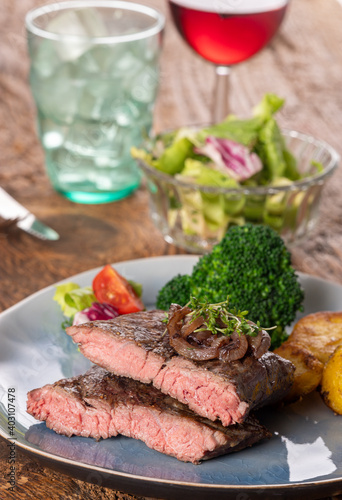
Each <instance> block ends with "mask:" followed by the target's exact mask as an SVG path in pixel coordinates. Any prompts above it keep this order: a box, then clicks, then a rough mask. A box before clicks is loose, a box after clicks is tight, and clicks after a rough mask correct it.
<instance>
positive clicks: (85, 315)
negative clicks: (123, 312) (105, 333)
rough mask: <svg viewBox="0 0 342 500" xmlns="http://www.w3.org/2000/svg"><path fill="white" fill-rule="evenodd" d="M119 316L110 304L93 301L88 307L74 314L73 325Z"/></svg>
mask: <svg viewBox="0 0 342 500" xmlns="http://www.w3.org/2000/svg"><path fill="white" fill-rule="evenodd" d="M117 316H119V313H118V310H117V309H116V308H115V307H113V306H112V305H111V304H104V303H100V302H93V303H92V305H91V306H90V307H88V308H87V309H83V311H79V312H77V313H76V314H75V316H74V320H73V325H80V324H82V323H87V322H88V321H97V320H101V321H103V320H107V319H112V318H116V317H117Z"/></svg>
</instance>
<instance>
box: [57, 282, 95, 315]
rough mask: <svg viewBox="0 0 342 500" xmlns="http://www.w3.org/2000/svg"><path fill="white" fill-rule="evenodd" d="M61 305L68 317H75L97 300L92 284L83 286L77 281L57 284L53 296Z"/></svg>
mask: <svg viewBox="0 0 342 500" xmlns="http://www.w3.org/2000/svg"><path fill="white" fill-rule="evenodd" d="M53 300H55V301H56V302H57V303H58V304H59V305H60V307H61V310H62V312H63V314H64V316H66V317H67V318H69V319H70V320H72V319H73V317H74V316H75V314H76V313H77V312H79V311H83V310H84V309H87V308H89V307H91V305H92V304H93V302H97V299H96V297H95V295H94V292H93V289H92V288H91V287H90V286H87V287H83V288H81V287H80V286H79V285H77V284H76V283H71V282H70V283H65V284H63V285H57V286H56V292H55V295H54V297H53Z"/></svg>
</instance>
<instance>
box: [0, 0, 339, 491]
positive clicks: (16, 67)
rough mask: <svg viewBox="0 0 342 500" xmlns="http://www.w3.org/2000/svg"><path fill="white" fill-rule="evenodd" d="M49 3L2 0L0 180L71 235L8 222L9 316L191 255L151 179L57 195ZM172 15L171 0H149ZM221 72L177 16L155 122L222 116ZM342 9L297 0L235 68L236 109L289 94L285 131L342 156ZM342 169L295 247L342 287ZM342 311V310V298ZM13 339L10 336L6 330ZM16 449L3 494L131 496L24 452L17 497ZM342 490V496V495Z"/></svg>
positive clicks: (4, 252)
mask: <svg viewBox="0 0 342 500" xmlns="http://www.w3.org/2000/svg"><path fill="white" fill-rule="evenodd" d="M40 3H41V2H40V0H1V9H0V185H1V186H2V187H3V188H5V189H6V190H7V191H8V192H9V193H10V194H12V195H13V196H14V197H16V198H17V199H18V200H19V201H20V202H21V203H23V204H24V205H26V206H27V207H28V208H29V209H30V210H31V211H33V212H34V213H35V214H36V215H37V216H38V217H39V218H40V219H41V220H42V221H44V222H45V223H47V224H49V225H50V226H51V227H53V228H55V229H56V230H57V231H58V232H59V233H60V235H61V238H60V240H59V241H57V242H43V241H40V240H37V239H34V238H32V237H31V236H29V235H27V234H25V233H23V232H21V231H19V230H18V229H17V228H16V227H10V228H8V227H5V225H4V224H2V226H1V228H2V231H1V232H0V311H1V310H4V309H6V308H8V307H10V306H11V305H13V304H15V303H16V302H18V301H19V300H21V299H23V298H24V297H26V296H28V295H30V294H31V293H33V292H35V291H37V290H39V289H41V288H43V287H45V286H47V285H49V284H52V283H54V282H56V281H57V280H60V279H62V278H65V277H68V276H70V275H72V274H75V273H78V272H81V271H84V270H87V269H91V268H94V267H97V266H101V265H104V264H106V263H109V262H118V261H122V260H127V259H134V258H140V257H150V256H155V255H164V254H170V255H171V254H175V253H183V252H182V250H180V249H177V248H175V247H173V246H171V245H168V244H167V243H165V242H164V240H163V238H162V237H161V236H160V234H159V233H158V231H157V230H156V229H155V228H154V226H153V224H152V222H151V220H150V218H149V212H148V196H147V192H146V190H145V188H144V187H143V186H142V187H141V188H140V189H139V190H138V191H136V193H135V194H134V195H133V196H131V197H130V198H127V199H125V200H122V201H120V202H116V203H112V204H108V205H98V206H95V205H77V204H74V203H72V202H70V201H68V200H65V199H64V198H62V197H61V196H60V195H58V194H57V193H55V192H54V191H53V190H52V188H51V186H50V183H49V181H48V179H47V176H46V173H45V170H44V159H43V154H42V151H41V148H40V145H39V142H38V139H37V136H36V133H35V111H34V105H33V100H32V97H31V94H30V90H29V86H28V81H27V75H28V58H27V53H26V39H25V31H24V16H25V13H26V12H27V10H28V9H29V8H31V7H33V6H35V5H38V4H40ZM142 3H147V4H150V5H154V6H157V7H159V8H160V9H161V10H163V11H165V12H167V9H166V3H165V2H164V1H161V0H160V1H158V0H145V1H144V2H142ZM213 86H214V71H213V68H212V66H211V65H210V64H208V63H206V62H205V61H203V60H201V59H200V58H199V57H197V56H195V55H194V54H193V53H192V52H191V51H190V49H188V48H187V47H186V46H185V45H184V44H183V43H182V41H181V40H180V38H179V37H178V35H177V34H176V32H175V29H174V27H173V26H172V24H171V23H170V22H169V21H168V23H167V29H166V34H165V44H164V52H163V56H162V72H161V84H160V93H159V98H158V102H157V106H156V110H155V128H156V130H162V129H165V128H172V127H175V126H180V125H184V124H196V123H204V122H208V121H210V117H211V113H210V110H211V100H212V91H213ZM341 87H342V7H341V5H340V4H339V3H338V2H337V0H292V1H291V4H290V9H289V12H288V16H287V18H286V20H285V23H284V24H283V27H282V29H281V31H280V33H279V35H278V36H277V37H276V38H275V39H274V41H273V42H272V43H271V44H270V45H269V47H268V48H267V49H265V50H264V51H263V52H262V53H261V54H260V55H258V56H256V57H255V58H254V59H252V60H251V61H249V62H247V63H245V64H241V65H240V66H239V67H237V68H235V70H234V72H233V75H232V93H231V108H232V111H233V112H234V113H237V114H239V115H241V116H247V115H248V114H249V112H250V109H251V107H252V106H253V105H254V104H256V103H257V102H258V101H259V100H260V98H261V97H262V95H263V94H264V93H265V92H275V93H277V94H279V95H281V96H283V97H285V98H286V107H285V109H284V111H282V112H281V114H280V115H279V121H280V123H281V125H282V126H284V127H287V128H294V129H297V130H300V131H302V132H305V133H309V134H313V135H315V136H317V137H319V138H321V139H324V140H326V141H327V142H329V143H330V144H331V145H332V146H334V147H335V148H336V149H337V150H338V151H339V153H340V154H342V90H341ZM341 193H342V171H341V168H340V169H339V170H338V171H337V172H336V174H335V175H334V178H333V179H332V180H331V181H330V182H329V185H328V186H327V188H326V190H325V193H324V198H323V202H322V209H321V218H320V222H319V224H318V226H317V228H316V229H315V230H314V231H313V233H312V234H311V235H310V236H309V237H308V238H307V239H306V241H303V242H301V243H300V244H298V245H297V246H296V247H294V248H293V249H292V255H293V263H294V265H295V267H296V268H297V269H298V270H300V271H304V272H307V273H310V274H313V275H316V276H321V277H325V278H327V279H330V280H332V281H335V282H338V283H342V196H341ZM341 309H342V305H341ZM0 342H1V332H0ZM7 458H8V449H7V447H6V443H5V442H3V441H1V442H0V498H1V499H4V500H6V499H7V498H8V499H11V498H14V499H31V498H32V499H33V498H34V499H42V500H43V499H44V500H45V499H47V498H48V499H51V500H53V499H83V500H87V499H96V500H104V499H108V500H109V499H110V500H113V499H117V498H121V499H131V498H134V497H132V496H129V495H126V494H124V493H123V494H121V493H118V492H115V491H112V490H108V489H105V488H102V487H101V486H96V485H94V486H92V485H89V484H87V483H83V482H81V481H78V480H76V479H73V478H69V477H68V476H64V475H60V474H57V473H56V472H54V471H52V470H50V469H48V468H44V467H42V465H41V464H40V463H38V462H36V460H32V459H30V458H27V457H25V456H23V455H22V454H21V453H19V457H18V460H17V487H16V493H15V494H14V496H13V495H11V494H10V493H8V491H7V486H8V485H7V483H6V481H5V482H4V481H3V478H5V475H6V473H7V472H8V465H7V462H6V461H7ZM340 493H341V492H340Z"/></svg>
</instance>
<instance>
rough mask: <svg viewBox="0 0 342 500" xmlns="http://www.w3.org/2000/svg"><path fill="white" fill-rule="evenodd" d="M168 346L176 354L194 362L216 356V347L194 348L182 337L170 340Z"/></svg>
mask: <svg viewBox="0 0 342 500" xmlns="http://www.w3.org/2000/svg"><path fill="white" fill-rule="evenodd" d="M170 344H171V345H172V347H173V348H174V350H175V351H177V353H178V354H180V355H181V356H184V358H188V359H193V360H195V361H206V360H208V359H215V358H217V356H218V350H219V349H218V347H216V346H211V347H194V346H192V345H191V344H189V342H187V341H186V340H185V339H183V338H182V337H172V338H170Z"/></svg>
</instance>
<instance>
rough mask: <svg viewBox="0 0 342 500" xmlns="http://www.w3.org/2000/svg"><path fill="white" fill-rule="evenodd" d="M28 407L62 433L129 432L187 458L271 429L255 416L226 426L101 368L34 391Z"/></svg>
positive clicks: (223, 449) (233, 446)
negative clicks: (242, 422) (243, 421)
mask: <svg viewBox="0 0 342 500" xmlns="http://www.w3.org/2000/svg"><path fill="white" fill-rule="evenodd" d="M27 411H28V412H29V413H30V414H31V415H33V416H34V417H35V418H37V419H38V420H43V421H45V422H46V425H47V426H48V427H49V428H50V429H53V430H54V431H56V432H57V433H59V434H64V435H66V436H72V435H77V436H83V437H93V438H95V439H100V438H104V439H106V438H109V437H112V436H117V435H118V434H123V435H124V436H127V437H132V438H136V439H140V440H141V441H143V442H144V443H146V445H147V446H149V447H150V448H152V449H154V450H157V451H159V452H162V453H165V454H167V455H171V456H173V457H176V458H178V460H182V461H185V462H193V463H198V462H200V461H201V460H205V459H208V458H211V457H215V456H217V455H222V454H226V453H231V452H233V451H238V450H241V449H243V448H246V447H247V446H251V445H252V444H254V443H256V442H257V441H259V440H261V439H263V438H266V437H270V433H269V432H268V431H267V430H266V429H265V428H264V427H263V426H262V425H261V424H259V422H258V421H257V420H255V419H254V418H253V417H251V416H250V417H249V418H248V419H247V421H246V422H245V423H244V424H236V425H232V426H230V427H223V426H222V425H220V424H216V423H213V422H211V421H210V420H208V419H204V418H202V417H199V416H198V415H195V414H194V413H193V412H191V411H190V410H189V409H188V407H187V406H185V405H182V404H181V403H179V402H178V401H176V400H175V399H173V398H171V397H170V396H166V395H164V394H162V393H161V392H160V391H158V390H157V389H155V388H154V387H152V386H149V385H147V384H142V383H140V382H137V381H135V380H133V379H129V378H124V377H117V376H115V375H114V374H112V373H109V372H107V371H106V370H104V369H102V368H100V367H98V366H95V367H92V368H91V369H90V370H89V371H88V372H87V373H86V374H85V375H80V376H78V377H74V378H70V379H63V380H60V381H59V382H56V383H55V384H53V385H50V384H49V385H45V386H44V387H42V388H41V389H35V390H33V391H30V392H29V393H28V401H27Z"/></svg>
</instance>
